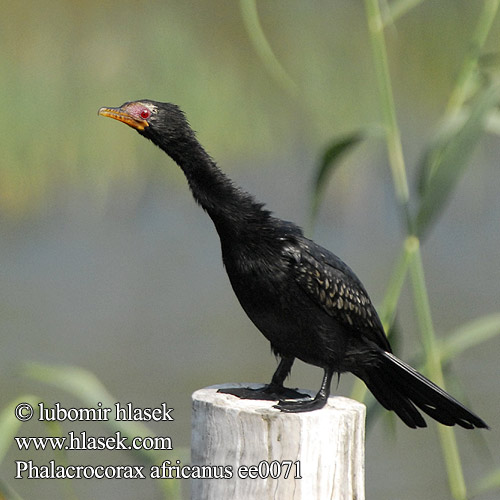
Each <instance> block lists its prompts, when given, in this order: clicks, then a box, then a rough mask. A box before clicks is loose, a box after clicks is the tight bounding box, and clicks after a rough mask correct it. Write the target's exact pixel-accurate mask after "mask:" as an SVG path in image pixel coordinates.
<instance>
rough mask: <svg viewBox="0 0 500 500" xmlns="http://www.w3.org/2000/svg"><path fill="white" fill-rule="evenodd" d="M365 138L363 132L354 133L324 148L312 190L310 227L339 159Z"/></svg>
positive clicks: (335, 140)
mask: <svg viewBox="0 0 500 500" xmlns="http://www.w3.org/2000/svg"><path fill="white" fill-rule="evenodd" d="M365 136H366V133H365V132H363V131H356V132H353V133H352V134H349V135H345V136H343V137H340V138H336V139H334V140H333V141H332V142H331V143H330V145H329V146H328V147H327V148H326V150H325V152H324V153H323V156H322V157H321V160H320V162H319V165H318V170H317V172H316V179H315V182H314V188H313V200H312V207H311V223H312V224H311V225H312V226H313V225H314V221H315V220H316V215H317V213H318V209H319V206H320V203H321V200H322V198H323V193H324V191H325V187H326V185H327V182H328V179H329V178H330V177H331V175H332V174H333V172H334V171H335V169H336V168H337V167H338V166H339V165H340V160H341V158H342V157H343V156H344V155H345V154H347V153H348V152H349V151H350V150H351V149H352V148H353V147H354V146H356V145H357V144H358V143H359V142H360V141H361V140H363V139H364V138H365Z"/></svg>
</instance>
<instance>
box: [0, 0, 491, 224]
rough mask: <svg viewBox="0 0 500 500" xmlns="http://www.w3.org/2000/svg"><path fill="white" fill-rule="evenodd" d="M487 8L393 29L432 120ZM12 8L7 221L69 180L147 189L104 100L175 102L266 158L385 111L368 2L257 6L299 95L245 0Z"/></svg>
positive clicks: (5, 57)
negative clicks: (104, 119)
mask: <svg viewBox="0 0 500 500" xmlns="http://www.w3.org/2000/svg"><path fill="white" fill-rule="evenodd" d="M243 4H245V2H243ZM480 7H481V5H480V2H469V1H459V2H457V1H446V0H441V1H440V2H437V3H436V2H424V3H423V4H422V5H420V6H419V7H418V8H416V9H414V10H413V11H411V16H410V15H408V14H407V15H406V16H404V17H403V18H401V19H400V20H399V21H398V24H397V25H391V26H390V27H389V28H388V35H389V36H388V44H389V48H388V50H389V53H390V57H391V66H392V70H393V72H394V73H393V74H394V80H395V81H396V82H398V85H397V95H398V99H399V98H401V99H407V98H411V100H412V101H414V102H418V112H419V113H422V114H425V113H428V114H430V115H434V114H435V113H436V112H438V111H439V108H440V107H441V106H443V103H444V98H445V96H446V95H447V93H448V91H449V89H450V87H451V85H452V83H453V75H454V74H456V72H457V70H458V68H459V65H460V63H461V60H462V56H463V53H464V52H465V51H466V50H467V45H466V44H467V39H468V38H467V34H468V33H467V32H468V31H469V30H470V29H471V23H470V22H469V20H470V19H471V18H474V16H476V15H477V12H478V11H479V9H480ZM2 12H3V14H2V17H1V19H0V44H1V49H2V50H1V52H0V71H1V74H2V78H1V80H0V92H1V95H2V96H3V97H4V99H3V105H2V116H3V120H1V123H0V134H1V136H2V144H3V147H2V163H1V166H0V213H2V214H3V216H5V217H11V216H13V217H18V216H23V215H25V214H29V213H33V212H36V211H39V210H42V211H43V210H44V209H46V208H47V203H48V200H50V199H51V197H53V196H54V191H57V190H63V191H64V188H65V186H66V185H67V184H69V185H71V184H76V185H84V186H88V187H89V190H90V192H92V193H93V194H94V195H96V196H98V197H102V196H104V197H105V196H106V193H107V192H108V190H109V186H110V185H113V184H114V183H116V182H128V181H130V182H131V183H134V184H135V185H136V186H137V189H140V186H142V185H143V184H142V183H141V179H143V176H144V175H147V174H149V173H150V172H148V170H147V167H145V165H144V164H147V162H145V161H139V158H138V156H137V154H138V153H137V150H136V145H137V143H138V142H137V140H134V139H133V138H131V137H130V136H126V135H125V131H123V130H120V129H119V128H118V127H116V128H111V130H109V127H106V128H107V130H106V134H103V127H104V125H103V124H102V123H101V122H99V121H98V119H97V116H96V110H97V108H98V107H100V106H101V105H119V104H121V103H122V102H124V101H125V100H130V99H137V98H141V97H150V98H155V99H158V100H171V101H175V102H178V103H179V104H181V105H182V106H183V107H184V108H185V109H186V111H188V114H189V116H190V118H191V120H192V122H193V123H195V124H196V128H197V129H198V130H200V131H202V132H201V134H200V137H201V139H202V140H203V142H204V143H205V144H207V146H208V148H209V149H210V151H212V152H213V153H215V152H217V151H219V150H223V151H224V153H225V154H226V155H228V156H231V155H236V154H238V155H241V154H245V151H246V152H251V151H252V152H253V150H254V146H253V145H254V144H258V145H259V148H258V155H266V154H269V153H271V154H273V153H275V152H276V151H279V150H280V149H281V148H286V147H289V142H288V141H289V139H287V137H289V136H290V134H292V133H293V134H294V135H296V134H297V133H299V134H300V135H302V136H303V137H304V141H305V142H306V143H309V144H312V146H314V147H320V146H321V145H322V144H324V143H325V141H326V140H328V139H329V137H331V136H332V134H334V133H337V132H338V133H340V132H349V131H350V130H352V129H353V128H359V125H360V123H361V124H370V123H372V122H373V121H375V120H376V119H377V113H378V111H377V100H378V98H377V93H376V87H375V85H374V81H373V74H372V68H371V57H370V53H369V51H367V50H366V48H367V46H368V43H369V42H368V38H367V36H368V35H367V32H366V27H365V19H364V12H363V8H362V5H360V4H359V3H358V2H346V1H340V2H317V3H316V4H315V5H314V7H312V6H308V5H306V4H304V2H302V1H300V0H295V1H288V2H286V4H284V3H279V2H277V3H267V2H262V3H260V4H259V16H260V22H261V25H262V28H263V29H264V30H265V33H266V35H267V37H268V40H269V43H270V44H271V46H272V47H273V50H274V53H275V55H276V57H277V58H278V60H279V61H280V62H281V64H282V66H283V67H284V68H286V71H287V73H288V75H289V76H290V78H291V80H292V81H293V82H294V84H295V85H296V88H297V89H298V91H297V93H296V96H295V97H294V98H291V97H290V96H289V95H286V93H285V94H284V93H283V89H282V88H281V87H280V86H279V85H278V84H276V82H275V80H274V79H273V75H271V74H269V72H267V71H266V69H265V66H264V65H263V64H262V63H261V61H260V59H259V54H258V52H257V51H256V50H254V46H253V45H252V41H251V40H250V38H249V36H248V35H247V32H246V30H245V22H244V19H243V16H242V13H241V11H240V6H239V4H238V2H234V1H231V0H225V1H222V0H215V1H212V2H210V3H202V4H200V2H196V1H185V2H178V1H154V0H153V1H147V2H137V1H131V0H124V1H120V2H105V3H102V2H97V1H93V0H90V1H88V2H83V3H82V2H74V1H73V2H72V1H69V0H48V1H45V2H43V4H41V3H39V2H34V1H30V0H21V1H19V2H4V3H3V5H2ZM497 32H498V29H497ZM492 38H493V36H492ZM403 54H405V55H404V57H402V55H403ZM393 61H394V62H393ZM417 75H419V78H416V77H417ZM399 96H400V97H399ZM123 137H125V140H123ZM110 144H113V146H112V147H111V146H110ZM147 154H151V157H153V154H154V153H147ZM252 154H253V153H252ZM141 160H143V158H141ZM256 164H258V161H256ZM174 175H178V174H174Z"/></svg>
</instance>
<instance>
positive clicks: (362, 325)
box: [286, 238, 391, 352]
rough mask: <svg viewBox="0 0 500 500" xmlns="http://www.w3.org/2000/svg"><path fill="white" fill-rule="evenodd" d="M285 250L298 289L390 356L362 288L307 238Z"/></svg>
mask: <svg viewBox="0 0 500 500" xmlns="http://www.w3.org/2000/svg"><path fill="white" fill-rule="evenodd" d="M297 243H298V244H296V245H293V247H292V246H290V247H288V248H287V249H286V252H287V253H288V255H290V256H291V257H292V272H293V273H294V278H295V280H296V282H297V283H298V285H299V286H300V288H302V289H303V290H304V292H305V293H306V294H307V295H308V296H309V298H310V299H311V300H313V301H314V302H315V303H316V304H317V305H319V306H320V307H321V308H322V309H323V310H324V311H325V312H326V313H327V314H328V315H330V316H332V317H333V318H335V319H336V320H337V321H339V322H341V323H342V324H343V325H344V326H345V327H347V328H349V329H351V330H353V331H358V332H359V333H360V334H361V335H363V336H364V337H365V338H366V339H368V340H370V341H372V342H374V343H375V344H376V345H378V346H379V347H381V348H382V349H384V350H385V351H388V352H391V347H390V345H389V342H388V341H387V337H386V335H385V333H384V328H383V327H382V323H381V321H380V319H379V317H378V314H377V311H376V310H375V308H374V307H373V304H372V302H371V300H370V297H369V296H368V293H367V292H366V290H365V288H364V286H363V285H362V283H361V281H360V280H359V279H358V277H357V276H356V275H355V274H354V272H353V271H352V270H351V269H350V268H349V266H347V264H345V263H344V262H343V261H342V260H340V259H339V258H338V257H337V256H335V255H334V254H332V253H331V252H329V251H328V250H326V249H324V248H322V247H320V246H319V245H317V244H316V243H314V242H313V241H311V240H308V239H307V238H300V239H298V241H297Z"/></svg>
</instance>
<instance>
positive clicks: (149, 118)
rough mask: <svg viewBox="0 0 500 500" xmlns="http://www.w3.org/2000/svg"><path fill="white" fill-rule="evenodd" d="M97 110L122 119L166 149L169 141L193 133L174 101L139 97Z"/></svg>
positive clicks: (119, 119) (105, 114)
mask: <svg viewBox="0 0 500 500" xmlns="http://www.w3.org/2000/svg"><path fill="white" fill-rule="evenodd" d="M98 114H99V115H101V116H107V117H109V118H113V119H114V120H118V121H120V122H123V123H126V124H127V125H128V126H129V127H132V128H134V129H135V130H137V132H139V134H141V135H143V136H144V137H147V138H148V139H150V140H151V141H152V142H154V143H155V144H156V145H157V146H160V147H161V148H162V149H165V150H166V151H167V152H168V146H169V144H172V143H175V142H176V141H179V139H180V138H182V137H184V138H185V137H186V135H191V134H193V133H192V131H191V129H190V127H189V125H188V123H187V120H186V117H185V115H184V113H183V112H182V111H181V109H180V108H179V107H178V106H176V105H175V104H170V103H164V102H157V101H151V100H150V99H142V100H140V101H133V102H126V103H125V104H122V105H121V106H119V107H118V108H101V109H99V111H98Z"/></svg>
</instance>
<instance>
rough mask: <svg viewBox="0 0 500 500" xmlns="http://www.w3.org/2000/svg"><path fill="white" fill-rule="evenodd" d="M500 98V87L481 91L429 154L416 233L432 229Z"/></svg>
mask: <svg viewBox="0 0 500 500" xmlns="http://www.w3.org/2000/svg"><path fill="white" fill-rule="evenodd" d="M499 98H500V85H499V84H496V85H491V86H490V87H489V88H487V89H485V90H484V91H483V92H481V93H480V94H479V95H478V96H477V99H476V100H475V101H474V103H473V104H472V105H471V107H470V109H469V110H468V112H467V115H466V116H464V115H456V116H454V118H452V119H451V120H453V121H451V122H448V124H447V126H446V127H445V129H444V132H441V134H439V135H438V138H437V140H436V141H435V142H434V143H433V144H432V145H431V148H430V149H429V150H428V151H427V153H426V155H425V157H424V161H423V163H422V165H421V167H420V169H421V176H420V178H421V182H420V195H421V199H420V206H419V209H418V213H417V216H416V224H415V228H416V234H417V235H418V236H422V234H423V233H425V232H426V231H428V230H429V228H430V226H431V223H433V222H434V221H435V220H436V218H437V217H438V216H439V214H440V213H441V212H442V210H443V208H444V207H445V205H446V202H447V201H448V198H449V197H450V195H451V194H452V192H453V190H454V188H455V186H456V184H457V182H458V180H459V179H460V176H461V175H462V174H463V172H464V171H465V168H466V167H467V165H468V163H469V160H470V157H471V155H472V152H473V150H474V148H475V146H476V145H477V143H478V142H479V139H480V137H481V135H482V133H483V130H484V126H485V122H486V118H487V116H488V114H489V112H490V111H491V110H492V108H493V107H494V106H495V105H496V104H497V103H498V100H499Z"/></svg>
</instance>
